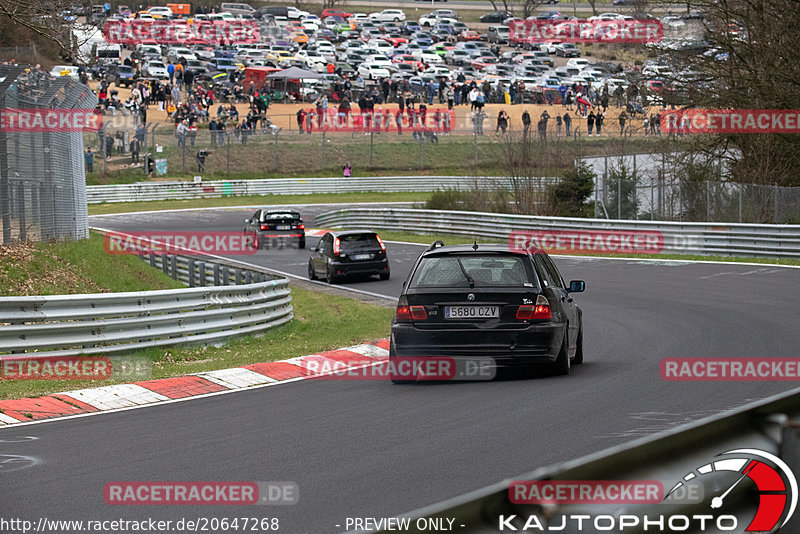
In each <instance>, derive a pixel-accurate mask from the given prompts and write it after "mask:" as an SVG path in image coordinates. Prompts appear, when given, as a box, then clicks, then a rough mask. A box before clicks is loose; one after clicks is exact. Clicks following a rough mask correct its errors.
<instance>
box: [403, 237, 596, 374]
mask: <svg viewBox="0 0 800 534" xmlns="http://www.w3.org/2000/svg"><path fill="white" fill-rule="evenodd" d="M584 288H585V283H584V282H583V281H581V280H576V281H572V282H570V283H569V285H567V284H565V283H564V280H563V278H561V274H560V273H559V272H558V269H557V268H556V266H555V264H553V261H552V260H551V259H550V257H549V256H548V255H547V254H546V253H545V252H544V251H542V250H538V249H532V250H521V251H513V250H510V249H509V247H508V245H507V244H506V245H457V246H444V244H443V243H442V242H441V241H437V242H435V243H434V244H433V245H431V247H430V248H429V249H428V250H427V251H426V252H424V253H423V254H422V255H421V256H420V257H419V258H418V259H417V261H416V263H415V264H414V267H413V268H412V269H411V272H410V273H409V276H408V279H407V280H406V282H405V283H404V285H403V291H402V293H401V295H400V299H399V300H398V304H397V313H396V315H395V317H394V319H393V320H392V335H391V340H390V343H389V358H398V357H403V358H406V357H414V358H416V357H431V356H433V357H450V358H454V359H456V361H458V359H459V358H463V359H472V358H480V359H482V360H483V359H486V358H490V359H491V361H492V362H493V365H494V366H495V367H496V368H497V369H501V368H507V367H517V366H521V367H524V366H526V365H530V366H534V365H539V364H545V365H547V366H549V367H550V368H551V369H552V370H553V371H554V372H555V373H556V374H564V375H565V374H568V373H569V370H570V366H571V365H572V364H579V363H582V362H583V318H582V312H581V309H580V308H579V307H578V305H577V304H576V303H575V302H574V300H573V298H572V293H578V292H581V291H583V290H584ZM395 382H401V380H395Z"/></svg>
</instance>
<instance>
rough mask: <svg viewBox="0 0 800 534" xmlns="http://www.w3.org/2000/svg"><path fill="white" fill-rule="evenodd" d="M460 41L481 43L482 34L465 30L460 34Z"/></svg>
mask: <svg viewBox="0 0 800 534" xmlns="http://www.w3.org/2000/svg"><path fill="white" fill-rule="evenodd" d="M458 40H459V41H480V40H481V34H479V33H478V32H476V31H475V30H464V31H463V32H461V33H459V34H458Z"/></svg>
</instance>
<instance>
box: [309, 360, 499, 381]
mask: <svg viewBox="0 0 800 534" xmlns="http://www.w3.org/2000/svg"><path fill="white" fill-rule="evenodd" d="M303 365H304V366H305V368H306V370H307V371H308V372H309V373H310V374H312V375H313V376H312V377H311V378H312V379H313V380H389V379H393V380H409V381H432V382H439V381H457V380H492V379H493V378H494V377H495V376H496V374H497V368H496V365H495V361H494V359H493V358H490V357H483V358H482V357H468V358H467V357H464V358H452V357H449V356H398V357H392V358H389V359H388V360H383V361H380V362H376V363H369V364H365V365H353V364H352V363H346V362H341V361H338V360H331V359H327V358H322V357H320V358H314V357H309V358H308V359H306V361H304V362H303Z"/></svg>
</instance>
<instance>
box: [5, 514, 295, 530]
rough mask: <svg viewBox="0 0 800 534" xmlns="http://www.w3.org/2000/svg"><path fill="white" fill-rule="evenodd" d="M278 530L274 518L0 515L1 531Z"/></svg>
mask: <svg viewBox="0 0 800 534" xmlns="http://www.w3.org/2000/svg"><path fill="white" fill-rule="evenodd" d="M280 529H281V522H280V519H279V518H277V517H252V516H247V515H241V516H233V517H207V516H196V517H191V518H187V517H182V518H180V519H168V520H164V519H155V518H152V517H147V518H142V519H52V518H48V517H40V518H38V519H37V520H35V521H33V520H29V519H21V518H16V517H12V518H5V517H0V532H3V533H4V534H13V533H16V532H20V533H22V534H27V533H28V532H59V533H60V532H87V533H96V534H112V533H113V534H116V533H119V532H139V533H152V534H157V533H163V532H176V533H183V532H278V531H280Z"/></svg>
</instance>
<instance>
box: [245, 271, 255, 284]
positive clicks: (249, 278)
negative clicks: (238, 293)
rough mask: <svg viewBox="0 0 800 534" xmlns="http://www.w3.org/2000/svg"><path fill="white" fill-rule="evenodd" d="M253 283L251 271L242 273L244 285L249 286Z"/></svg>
mask: <svg viewBox="0 0 800 534" xmlns="http://www.w3.org/2000/svg"><path fill="white" fill-rule="evenodd" d="M252 282H253V273H252V271H245V272H244V283H245V284H250V283H252Z"/></svg>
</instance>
